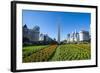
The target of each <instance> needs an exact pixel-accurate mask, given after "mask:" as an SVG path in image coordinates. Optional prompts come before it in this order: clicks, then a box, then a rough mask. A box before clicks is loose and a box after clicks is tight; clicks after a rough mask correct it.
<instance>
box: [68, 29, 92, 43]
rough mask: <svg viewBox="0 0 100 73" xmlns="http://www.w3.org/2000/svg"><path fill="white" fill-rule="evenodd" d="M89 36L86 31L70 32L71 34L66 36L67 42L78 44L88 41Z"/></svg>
mask: <svg viewBox="0 0 100 73" xmlns="http://www.w3.org/2000/svg"><path fill="white" fill-rule="evenodd" d="M89 39H90V36H89V32H88V31H84V30H82V31H80V32H79V33H78V32H77V31H75V32H72V33H71V34H67V42H68V43H70V42H78V41H89Z"/></svg>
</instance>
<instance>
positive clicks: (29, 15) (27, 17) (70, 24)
mask: <svg viewBox="0 0 100 73" xmlns="http://www.w3.org/2000/svg"><path fill="white" fill-rule="evenodd" d="M22 15H23V16H22V20H23V22H22V24H23V25H25V24H26V25H27V26H28V28H29V29H32V28H33V27H34V26H36V25H37V26H39V27H40V33H43V34H48V36H50V37H51V38H56V39H57V33H58V32H57V25H58V24H60V28H61V31H60V32H61V41H62V40H64V39H66V38H67V34H68V33H71V32H72V31H74V30H77V31H80V30H82V29H83V30H86V31H89V29H90V24H91V23H90V22H91V14H90V13H79V12H51V11H34V10H23V12H22Z"/></svg>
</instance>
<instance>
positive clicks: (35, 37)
mask: <svg viewBox="0 0 100 73" xmlns="http://www.w3.org/2000/svg"><path fill="white" fill-rule="evenodd" d="M39 34H40V28H39V26H35V27H34V28H33V29H28V27H27V25H26V24H25V25H24V26H23V38H27V39H28V40H29V41H39Z"/></svg>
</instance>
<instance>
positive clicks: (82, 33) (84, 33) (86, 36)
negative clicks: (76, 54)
mask: <svg viewBox="0 0 100 73" xmlns="http://www.w3.org/2000/svg"><path fill="white" fill-rule="evenodd" d="M79 38H80V40H79V41H88V40H89V39H90V36H89V32H88V31H84V30H82V31H80V32H79Z"/></svg>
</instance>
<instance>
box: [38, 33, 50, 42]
mask: <svg viewBox="0 0 100 73" xmlns="http://www.w3.org/2000/svg"><path fill="white" fill-rule="evenodd" d="M39 40H40V41H45V42H51V41H52V38H50V37H49V36H48V35H47V34H40V38H39Z"/></svg>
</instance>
